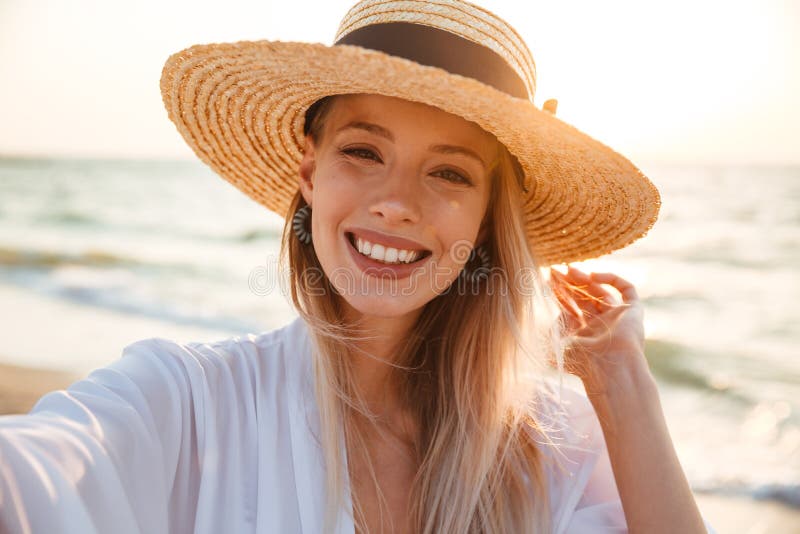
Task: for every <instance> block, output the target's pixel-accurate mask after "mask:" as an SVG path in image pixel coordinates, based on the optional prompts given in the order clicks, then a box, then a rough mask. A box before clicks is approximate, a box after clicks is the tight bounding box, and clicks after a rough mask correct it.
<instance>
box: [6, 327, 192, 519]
mask: <svg viewBox="0 0 800 534" xmlns="http://www.w3.org/2000/svg"><path fill="white" fill-rule="evenodd" d="M176 352H180V346H178V345H177V344H174V343H172V342H169V341H167V340H160V339H155V338H154V339H147V340H142V341H139V342H136V343H133V344H131V345H129V346H127V347H125V349H124V351H123V356H122V358H120V359H118V360H117V361H115V362H113V363H112V364H111V365H109V366H107V367H104V368H101V369H97V370H95V371H93V372H92V373H91V374H90V375H89V376H88V377H87V378H85V379H83V380H80V381H78V382H75V383H74V384H72V385H71V386H70V387H69V388H68V389H67V390H62V391H56V392H52V393H48V394H47V395H45V396H44V397H42V398H41V399H40V400H39V401H38V402H37V404H36V405H35V406H34V408H33V409H32V410H31V412H30V413H28V414H26V415H11V416H3V417H0V531H2V532H9V533H12V534H22V533H31V532H36V533H38V532H48V533H68V532H69V533H75V532H81V533H100V532H115V533H120V534H128V533H131V534H133V533H144V532H147V533H154V534H158V533H166V532H168V531H169V529H170V525H169V520H168V510H167V508H168V505H169V503H170V495H171V488H172V484H173V480H174V474H175V471H176V467H177V462H178V460H179V455H180V454H179V453H180V450H181V448H182V447H186V446H188V444H186V443H182V442H181V435H182V431H183V430H184V429H183V425H184V424H185V423H186V421H187V420H188V419H189V418H188V417H186V415H187V414H186V413H184V412H185V410H186V409H187V408H186V403H185V402H183V401H182V398H185V397H186V396H187V395H188V392H187V391H188V384H187V381H186V379H185V377H184V373H183V371H182V369H181V366H180V364H179V361H180V360H179V359H178V358H175V357H174V356H175V354H176Z"/></svg>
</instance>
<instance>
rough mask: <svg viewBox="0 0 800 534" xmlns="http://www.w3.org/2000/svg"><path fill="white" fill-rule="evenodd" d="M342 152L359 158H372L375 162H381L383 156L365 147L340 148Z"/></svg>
mask: <svg viewBox="0 0 800 534" xmlns="http://www.w3.org/2000/svg"><path fill="white" fill-rule="evenodd" d="M339 152H340V153H342V154H344V155H345V156H350V157H354V158H358V159H366V160H372V161H375V162H378V163H380V162H381V157H380V156H379V155H378V154H377V152H375V151H374V150H372V149H370V148H364V147H350V148H343V149H341V150H339Z"/></svg>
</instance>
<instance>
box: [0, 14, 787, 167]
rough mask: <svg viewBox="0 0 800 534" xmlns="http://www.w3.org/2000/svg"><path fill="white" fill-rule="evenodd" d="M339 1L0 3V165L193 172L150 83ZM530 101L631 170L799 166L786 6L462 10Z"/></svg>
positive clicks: (309, 20)
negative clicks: (521, 75) (478, 22)
mask: <svg viewBox="0 0 800 534" xmlns="http://www.w3.org/2000/svg"><path fill="white" fill-rule="evenodd" d="M352 3H353V2H351V1H341V0H314V1H307V0H292V1H288V2H277V1H275V0H261V1H258V2H251V1H244V0H227V1H225V2H222V1H217V2H207V1H204V0H195V1H191V2H189V1H183V0H181V1H171V2H170V1H167V0H161V1H159V2H155V1H149V0H142V1H137V2H121V1H116V0H103V1H99V0H70V1H69V2H64V1H63V0H62V1H59V0H35V1H33V0H0V155H31V156H36V155H46V156H65V157H124V158H139V157H144V158H180V159H184V158H187V159H188V158H193V154H192V153H191V151H190V150H189V149H188V148H187V147H186V145H185V144H184V142H183V140H182V138H181V137H180V135H179V134H178V133H177V130H176V129H175V127H174V126H173V125H172V123H171V122H170V121H169V119H168V118H167V115H166V111H165V110H164V108H163V104H162V102H161V96H160V93H159V87H158V85H159V84H158V82H159V78H160V75H161V68H162V66H163V64H164V61H165V60H166V59H167V57H168V56H169V55H170V54H172V53H174V52H177V51H179V50H181V49H183V48H186V47H188V46H190V45H192V44H197V43H209V42H229V41H238V40H260V39H269V40H283V41H311V42H322V43H325V44H331V42H332V40H333V36H334V35H335V32H336V28H337V26H338V24H339V21H340V20H341V18H342V17H343V15H344V14H345V12H346V11H347V10H348V9H349V7H350V6H351V5H352ZM474 3H477V4H479V5H481V6H483V7H486V8H488V9H490V10H491V11H493V12H495V13H497V14H498V15H500V16H501V17H503V18H504V19H506V20H507V21H509V22H510V23H511V24H512V25H513V26H514V27H515V28H516V29H517V30H518V32H519V33H520V34H521V35H522V36H523V38H524V39H525V40H526V42H527V43H528V47H529V48H530V50H531V52H532V54H533V57H534V61H535V62H536V67H537V77H538V79H537V85H538V88H537V93H536V95H535V98H534V103H535V104H536V105H537V106H541V105H542V103H543V102H544V101H545V100H547V99H550V98H556V99H557V100H558V101H559V104H558V112H557V116H558V117H559V118H561V119H562V120H564V121H566V122H568V123H570V124H572V125H574V126H575V127H577V128H579V129H581V130H583V131H584V132H586V133H588V134H589V135H591V136H593V137H595V138H597V139H599V140H601V141H603V142H604V143H606V144H607V145H609V146H611V147H612V148H614V149H615V150H617V151H618V152H621V153H623V154H625V155H627V156H629V157H630V158H631V159H632V160H633V161H634V162H638V161H646V162H654V163H662V162H663V163H731V164H798V163H800V104H798V95H800V68H798V66H800V1H797V0H746V1H745V0H741V1H737V0H727V1H717V0H671V1H669V2H652V1H641V0H603V1H597V0H585V1H577V0H562V1H558V2H555V1H552V0H546V1H543V0H527V1H521V0H482V1H481V0H477V1H475V2H474Z"/></svg>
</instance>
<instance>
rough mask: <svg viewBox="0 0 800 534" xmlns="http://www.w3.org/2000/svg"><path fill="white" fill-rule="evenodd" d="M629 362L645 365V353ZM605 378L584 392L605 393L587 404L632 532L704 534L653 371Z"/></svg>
mask: <svg viewBox="0 0 800 534" xmlns="http://www.w3.org/2000/svg"><path fill="white" fill-rule="evenodd" d="M625 359H627V358H625ZM630 359H631V360H634V361H643V360H644V355H641V357H632V358H630ZM606 380H607V381H608V382H607V383H606V384H603V385H602V386H599V385H594V384H588V385H586V389H587V391H590V390H593V391H602V393H595V394H592V395H590V397H589V400H590V401H591V402H592V406H593V407H594V409H595V412H596V413H597V417H598V419H599V421H600V426H601V428H602V429H603V436H604V437H605V441H606V447H607V448H608V454H609V458H610V459H611V467H612V469H613V471H614V479H615V480H616V483H617V489H618V490H619V494H620V499H621V500H622V507H623V509H624V510H625V519H626V521H627V523H628V529H629V531H630V532H632V533H637V532H646V533H658V532H665V533H667V532H670V533H672V532H683V533H692V532H698V533H705V532H706V528H705V526H704V525H703V519H702V516H701V515H700V511H699V510H698V508H697V504H696V503H695V500H694V495H693V494H692V490H691V488H690V487H689V482H688V481H687V480H686V476H685V475H684V473H683V469H682V468H681V464H680V462H679V461H678V455H677V454H676V453H675V448H674V447H673V444H672V439H671V438H670V436H669V432H668V430H667V425H666V421H665V419H664V413H663V411H662V409H661V402H660V400H659V397H658V390H657V388H656V384H655V381H654V379H653V377H652V375H651V373H650V370H649V369H648V368H647V366H646V365H644V366H643V365H641V364H636V363H632V365H631V366H630V367H626V366H619V368H618V369H616V371H615V372H614V373H613V375H609V376H608V377H607V378H606Z"/></svg>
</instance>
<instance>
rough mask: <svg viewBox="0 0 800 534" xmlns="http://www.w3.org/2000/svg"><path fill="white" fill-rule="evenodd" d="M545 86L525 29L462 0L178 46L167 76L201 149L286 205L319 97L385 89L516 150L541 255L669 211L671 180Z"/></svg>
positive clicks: (531, 235) (607, 246) (613, 236)
mask: <svg viewBox="0 0 800 534" xmlns="http://www.w3.org/2000/svg"><path fill="white" fill-rule="evenodd" d="M535 89H536V70H535V65H534V62H533V57H532V56H531V53H530V51H529V50H528V48H527V46H526V45H525V43H524V42H523V40H522V38H521V37H520V36H519V34H517V33H516V31H515V30H514V29H513V28H511V26H509V25H508V24H507V23H506V22H504V21H503V20H501V19H500V18H498V17H497V16H496V15H494V14H492V13H490V12H488V11H486V10H485V9H482V8H480V7H477V6H474V5H472V4H469V3H467V2H463V1H460V0H432V1H423V0H402V1H393V0H363V1H361V2H359V3H357V4H356V5H355V6H353V8H351V9H350V11H349V12H348V13H347V14H346V15H345V17H344V19H343V20H342V22H341V24H340V26H339V30H338V32H337V34H336V38H335V43H334V44H333V45H332V46H326V45H323V44H311V43H292V42H279V41H241V42H236V43H223V44H206V45H196V46H192V47H190V48H187V49H185V50H182V51H181V52H178V53H176V54H173V55H172V56H170V58H169V59H168V60H167V62H166V64H165V65H164V69H163V73H162V76H161V95H162V98H163V100H164V105H165V106H166V108H167V112H168V113H169V118H170V119H171V120H172V121H173V122H174V123H175V125H176V126H177V128H178V131H179V132H180V133H181V135H182V136H183V137H184V139H185V140H186V142H187V143H188V144H189V146H190V147H191V148H192V150H194V152H195V153H196V154H197V155H198V156H199V157H200V159H201V160H203V161H204V162H205V163H206V164H208V165H209V166H210V167H211V168H212V169H213V170H214V171H215V172H217V173H218V174H219V175H221V176H222V177H223V178H225V179H226V180H227V181H229V182H230V183H232V184H233V185H235V186H236V187H237V188H239V189H240V190H242V191H243V192H245V193H246V194H247V195H248V196H249V197H250V198H252V199H253V200H255V201H256V202H259V203H260V204H262V205H264V206H266V207H267V208H269V209H270V210H272V211H274V212H276V213H278V214H279V215H281V216H284V217H285V216H286V215H287V210H288V207H289V203H290V201H291V199H292V197H293V196H294V194H295V192H296V191H297V188H298V185H297V172H298V166H299V163H300V161H301V158H302V147H303V139H304V135H303V126H304V123H305V113H306V110H307V109H308V108H309V106H311V104H313V103H314V102H315V101H317V100H318V99H320V98H322V97H324V96H327V95H333V94H351V93H373V94H379V95H385V96H393V97H400V98H404V99H406V100H412V101H417V102H422V103H425V104H429V105H432V106H436V107H438V108H440V109H442V110H444V111H447V112H450V113H453V114H456V115H459V116H461V117H463V118H465V119H467V120H470V121H473V122H475V123H477V124H478V125H479V126H481V127H482V128H483V129H484V130H486V131H488V132H490V133H492V134H494V135H495V137H497V139H498V140H499V141H500V142H502V143H503V144H504V145H505V146H506V147H507V148H508V150H509V151H510V152H511V153H512V154H513V155H514V156H516V158H517V159H518V161H519V163H520V164H521V166H522V168H523V170H524V171H525V184H524V186H525V188H526V189H527V192H525V193H524V195H525V198H524V212H525V226H526V229H527V235H528V239H529V241H530V243H531V246H532V247H533V250H534V253H535V254H536V257H537V258H538V259H539V260H540V263H541V265H542V266H546V265H552V264H557V263H567V262H571V261H579V260H583V259H588V258H593V257H597V256H600V255H603V254H606V253H608V252H611V251H613V250H616V249H619V248H622V247H624V246H626V245H628V244H630V243H632V242H633V241H635V240H636V239H638V238H640V237H642V236H644V235H645V234H646V233H647V231H648V230H649V229H650V228H651V227H652V225H653V224H654V223H655V221H656V218H657V216H658V211H659V207H660V204H661V203H660V197H659V194H658V190H657V189H656V188H655V186H654V185H653V184H652V183H651V182H650V181H649V180H648V179H647V178H646V177H645V176H644V175H643V174H642V173H641V172H640V171H639V170H638V169H637V168H636V167H635V166H634V165H633V164H632V163H631V162H630V161H628V160H627V159H626V158H625V157H623V156H621V155H620V154H618V153H616V152H615V151H613V150H612V149H610V148H609V147H607V146H605V145H604V144H602V143H600V142H599V141H596V140H595V139H593V138H591V137H589V136H588V135H586V134H584V133H583V132H581V131H579V130H577V129H576V128H574V127H572V126H570V125H569V124H567V123H565V122H563V121H561V120H559V119H557V118H556V117H555V116H554V114H553V113H552V112H548V111H546V110H542V109H539V108H537V107H536V106H535V105H534V104H533V96H534V92H535ZM551 111H552V110H551Z"/></svg>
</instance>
